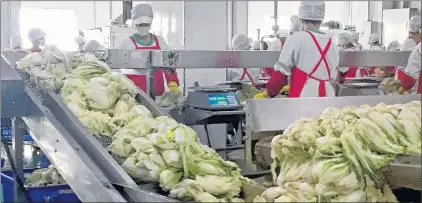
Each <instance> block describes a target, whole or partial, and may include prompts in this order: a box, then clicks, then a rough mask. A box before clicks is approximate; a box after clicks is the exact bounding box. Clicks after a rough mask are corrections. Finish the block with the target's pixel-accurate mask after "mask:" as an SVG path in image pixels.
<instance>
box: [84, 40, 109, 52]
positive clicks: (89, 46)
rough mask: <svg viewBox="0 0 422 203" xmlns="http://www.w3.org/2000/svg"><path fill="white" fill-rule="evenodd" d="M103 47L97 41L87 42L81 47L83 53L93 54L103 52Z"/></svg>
mask: <svg viewBox="0 0 422 203" xmlns="http://www.w3.org/2000/svg"><path fill="white" fill-rule="evenodd" d="M104 49H105V47H104V46H103V45H101V44H100V43H99V42H98V41H97V40H89V41H88V42H87V43H86V44H85V46H84V47H83V51H84V52H87V53H88V52H95V51H98V50H104Z"/></svg>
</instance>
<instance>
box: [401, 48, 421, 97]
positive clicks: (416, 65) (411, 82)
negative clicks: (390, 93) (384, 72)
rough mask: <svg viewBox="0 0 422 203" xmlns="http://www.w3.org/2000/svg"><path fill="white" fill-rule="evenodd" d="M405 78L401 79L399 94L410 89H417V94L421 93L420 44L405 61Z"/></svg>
mask: <svg viewBox="0 0 422 203" xmlns="http://www.w3.org/2000/svg"><path fill="white" fill-rule="evenodd" d="M404 72H405V74H404V75H405V77H401V78H400V79H399V80H400V83H401V85H402V86H401V88H400V89H399V92H400V93H404V92H406V91H409V90H411V89H412V88H416V89H417V93H418V94H421V93H422V82H421V81H422V80H421V76H422V74H421V43H420V42H419V44H418V45H417V47H416V49H414V50H413V51H412V53H411V54H410V56H409V60H408V61H407V66H406V68H405V70H404Z"/></svg>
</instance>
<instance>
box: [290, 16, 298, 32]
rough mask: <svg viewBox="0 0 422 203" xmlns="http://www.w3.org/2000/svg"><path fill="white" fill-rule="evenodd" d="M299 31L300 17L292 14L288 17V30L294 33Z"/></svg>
mask: <svg viewBox="0 0 422 203" xmlns="http://www.w3.org/2000/svg"><path fill="white" fill-rule="evenodd" d="M299 31H300V19H299V16H297V15H294V16H292V17H290V32H292V33H295V32H299Z"/></svg>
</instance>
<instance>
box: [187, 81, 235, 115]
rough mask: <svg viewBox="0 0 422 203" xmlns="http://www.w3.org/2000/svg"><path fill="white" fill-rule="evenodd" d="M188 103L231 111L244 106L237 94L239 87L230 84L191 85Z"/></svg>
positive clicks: (205, 107) (194, 105)
mask: <svg viewBox="0 0 422 203" xmlns="http://www.w3.org/2000/svg"><path fill="white" fill-rule="evenodd" d="M189 90H191V91H189V94H188V96H187V105H188V106H189V107H193V108H196V109H203V110H208V111H230V110H238V109H241V108H242V105H241V104H240V101H239V98H238V97H237V95H236V91H237V88H234V87H230V86H228V85H218V86H208V87H191V88H189Z"/></svg>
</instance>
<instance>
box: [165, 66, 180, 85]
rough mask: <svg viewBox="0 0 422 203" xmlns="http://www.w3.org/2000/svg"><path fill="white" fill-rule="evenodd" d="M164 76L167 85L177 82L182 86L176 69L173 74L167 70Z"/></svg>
mask: <svg viewBox="0 0 422 203" xmlns="http://www.w3.org/2000/svg"><path fill="white" fill-rule="evenodd" d="M164 76H165V77H166V81H167V84H169V83H170V82H175V83H176V84H177V85H180V84H179V77H177V71H176V69H173V73H172V72H171V71H168V70H165V71H164Z"/></svg>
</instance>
